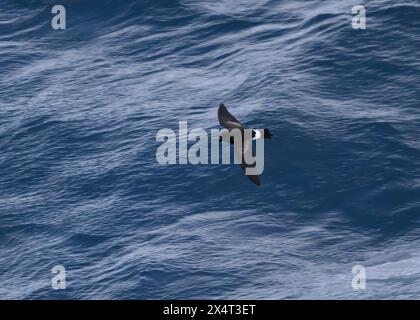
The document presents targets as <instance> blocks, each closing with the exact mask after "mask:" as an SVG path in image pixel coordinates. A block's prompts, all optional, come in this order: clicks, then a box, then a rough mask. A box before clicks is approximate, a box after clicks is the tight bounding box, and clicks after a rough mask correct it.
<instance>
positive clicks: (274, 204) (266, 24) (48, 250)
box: [0, 0, 420, 299]
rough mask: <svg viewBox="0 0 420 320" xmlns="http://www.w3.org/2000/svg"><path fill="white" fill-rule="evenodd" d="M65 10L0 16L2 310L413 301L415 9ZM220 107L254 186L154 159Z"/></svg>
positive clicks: (28, 4)
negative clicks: (83, 302)
mask: <svg viewBox="0 0 420 320" xmlns="http://www.w3.org/2000/svg"><path fill="white" fill-rule="evenodd" d="M59 2H60V3H59V4H62V5H64V7H65V9H66V14H67V19H66V23H67V28H66V29H65V30H53V28H52V27H51V20H52V18H53V17H54V14H52V13H51V8H52V6H53V5H55V4H58V3H57V1H35V0H33V1H29V0H28V1H12V0H3V1H2V2H1V5H0V299H403V298H404V299H419V298H420V251H419V248H420V3H419V1H418V0H406V1H391V0H389V1H388V0H372V1H367V0H366V1H359V2H356V3H352V2H349V1H344V0H334V1H332V0H327V1H321V0H310V1H286V0H284V1H283V0H258V1H248V0H221V1H210V0H208V1H204V0H203V1H199V0H150V1H146V0H145V1H128V0H127V1H110V0H107V1H104V0H102V1H99V0H86V1H81V0H80V1H70V0H61V1H59ZM356 4H361V5H364V6H365V7H366V15H367V25H366V29H365V30H362V29H359V30H355V29H353V28H352V18H353V17H354V15H353V14H352V6H353V5H356ZM221 102H224V103H225V104H226V105H227V106H228V108H229V110H230V111H231V112H232V114H234V115H235V116H236V117H237V118H238V119H239V120H240V121H242V122H243V123H245V124H246V125H247V126H249V127H254V128H269V130H270V131H271V132H272V133H273V135H274V137H273V139H271V140H267V141H266V142H265V170H264V173H263V175H262V181H263V185H262V186H261V187H257V186H255V185H254V184H252V183H251V182H250V181H249V180H248V179H247V178H246V176H244V174H243V172H242V170H241V169H240V167H239V166H237V165H196V166H194V165H191V164H188V165H170V166H162V165H159V164H158V163H157V161H156V150H157V148H158V146H159V143H157V142H156V133H157V132H158V130H160V129H163V128H170V129H173V130H177V129H178V121H180V120H184V121H185V120H186V121H188V126H189V128H190V129H192V128H205V129H206V130H207V129H211V128H219V127H220V125H219V123H218V120H217V107H218V105H219V104H220V103H221ZM56 265H62V266H64V267H65V270H66V289H62V290H55V289H54V288H52V283H51V281H52V278H53V277H54V274H53V273H52V271H51V270H52V268H53V267H54V266H56ZM355 265H361V266H363V267H365V270H366V289H364V290H363V289H360V290H355V289H354V288H353V287H352V279H353V277H354V276H355V275H354V274H353V273H352V268H353V266H355Z"/></svg>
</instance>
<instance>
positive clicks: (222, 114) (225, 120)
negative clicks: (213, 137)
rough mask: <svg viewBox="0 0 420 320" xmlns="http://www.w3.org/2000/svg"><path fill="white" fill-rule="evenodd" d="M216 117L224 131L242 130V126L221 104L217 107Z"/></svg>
mask: <svg viewBox="0 0 420 320" xmlns="http://www.w3.org/2000/svg"><path fill="white" fill-rule="evenodd" d="M217 117H218V118H219V122H220V124H221V125H222V126H223V127H225V128H226V129H229V130H231V129H240V130H243V129H244V126H243V125H242V124H241V123H240V122H239V121H238V120H237V119H236V118H235V117H234V116H233V115H232V114H231V113H230V112H229V111H228V110H227V108H226V106H225V105H224V104H223V103H221V104H220V106H219V110H218V112H217Z"/></svg>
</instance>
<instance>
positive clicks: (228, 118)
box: [217, 103, 273, 186]
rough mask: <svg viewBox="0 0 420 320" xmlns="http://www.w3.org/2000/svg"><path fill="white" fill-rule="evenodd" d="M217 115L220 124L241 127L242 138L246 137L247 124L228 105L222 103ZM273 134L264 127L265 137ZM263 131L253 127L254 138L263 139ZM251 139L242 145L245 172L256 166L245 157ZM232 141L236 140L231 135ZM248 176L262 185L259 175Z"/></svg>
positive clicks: (231, 127) (230, 128)
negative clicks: (240, 120)
mask: <svg viewBox="0 0 420 320" xmlns="http://www.w3.org/2000/svg"><path fill="white" fill-rule="evenodd" d="M217 117H218V118H219V122H220V124H221V125H222V126H223V127H225V128H226V129H228V130H229V131H230V130H233V129H239V130H241V132H242V138H243V140H244V139H245V135H244V130H245V129H246V128H245V126H244V125H243V124H241V123H240V122H239V121H238V120H237V119H236V118H235V117H234V116H233V115H232V114H231V113H230V112H229V111H228V110H227V108H226V106H225V105H224V104H223V103H221V104H220V106H219V110H218V112H217ZM272 136H273V135H272V134H271V133H270V131H269V130H268V129H264V137H263V138H264V139H271V137H272ZM261 138H262V137H261V132H260V131H258V130H254V129H252V140H257V139H261ZM219 141H220V142H221V141H223V137H222V136H221V137H220V138H219ZM249 142H250V141H247V143H246V142H245V141H242V143H243V147H242V163H241V167H242V169H243V170H244V172H245V169H246V168H253V167H255V166H256V162H255V161H254V163H252V164H247V163H246V161H245V158H244V153H245V151H246V149H247V148H248V147H249V146H252V143H251V144H250V143H249ZM230 143H231V144H233V143H234V140H233V137H230ZM235 150H236V149H235ZM248 178H249V179H250V180H251V181H252V182H254V183H255V184H256V185H257V186H260V185H261V179H260V176H259V175H248Z"/></svg>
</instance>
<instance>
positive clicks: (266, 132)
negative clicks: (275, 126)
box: [264, 129, 273, 139]
mask: <svg viewBox="0 0 420 320" xmlns="http://www.w3.org/2000/svg"><path fill="white" fill-rule="evenodd" d="M272 137H273V135H272V134H271V132H270V130H268V129H264V139H271V138H272Z"/></svg>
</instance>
